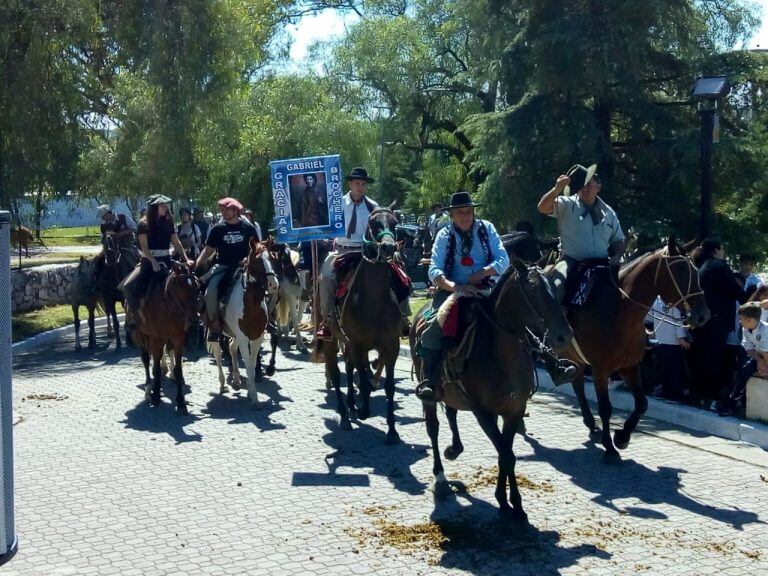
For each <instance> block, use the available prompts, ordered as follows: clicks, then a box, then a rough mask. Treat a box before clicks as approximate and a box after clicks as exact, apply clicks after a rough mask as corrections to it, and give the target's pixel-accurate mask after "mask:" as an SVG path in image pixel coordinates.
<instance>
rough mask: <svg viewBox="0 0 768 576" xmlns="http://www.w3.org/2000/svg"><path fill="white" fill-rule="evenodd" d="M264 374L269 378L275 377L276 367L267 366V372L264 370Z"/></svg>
mask: <svg viewBox="0 0 768 576" xmlns="http://www.w3.org/2000/svg"><path fill="white" fill-rule="evenodd" d="M264 374H266V375H267V376H270V377H271V376H274V375H275V367H274V366H267V368H266V370H264Z"/></svg>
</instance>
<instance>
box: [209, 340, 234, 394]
mask: <svg viewBox="0 0 768 576" xmlns="http://www.w3.org/2000/svg"><path fill="white" fill-rule="evenodd" d="M208 350H209V351H210V353H211V354H213V359H214V360H215V361H216V369H217V370H218V371H219V394H226V393H227V392H229V388H228V387H227V379H226V378H225V377H224V370H222V368H221V344H219V343H218V342H209V343H208Z"/></svg>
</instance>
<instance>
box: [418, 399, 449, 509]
mask: <svg viewBox="0 0 768 576" xmlns="http://www.w3.org/2000/svg"><path fill="white" fill-rule="evenodd" d="M423 406H424V420H425V422H426V425H427V434H429V441H430V442H431V443H432V475H433V476H434V477H435V484H434V487H433V490H434V492H435V497H436V498H439V499H443V498H445V497H446V496H449V495H451V494H453V490H451V485H450V484H449V483H448V479H447V478H446V477H445V470H444V468H443V460H442V459H441V458H440V446H439V445H438V443H437V441H438V433H439V432H440V420H438V419H437V404H424V405H423Z"/></svg>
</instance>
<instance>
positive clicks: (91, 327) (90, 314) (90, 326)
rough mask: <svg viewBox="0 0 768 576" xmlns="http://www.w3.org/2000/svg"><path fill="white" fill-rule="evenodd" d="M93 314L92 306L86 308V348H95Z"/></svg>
mask: <svg viewBox="0 0 768 576" xmlns="http://www.w3.org/2000/svg"><path fill="white" fill-rule="evenodd" d="M95 323H96V320H95V314H94V309H93V307H89V308H88V349H89V350H95V349H96V327H95Z"/></svg>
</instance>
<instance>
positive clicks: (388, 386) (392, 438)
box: [384, 342, 401, 444]
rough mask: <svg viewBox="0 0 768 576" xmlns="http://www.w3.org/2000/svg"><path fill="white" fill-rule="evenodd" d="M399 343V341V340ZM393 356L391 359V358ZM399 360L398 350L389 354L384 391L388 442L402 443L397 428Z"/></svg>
mask: <svg viewBox="0 0 768 576" xmlns="http://www.w3.org/2000/svg"><path fill="white" fill-rule="evenodd" d="M398 345H399V342H398ZM390 358H391V360H390ZM396 360H397V351H392V352H390V353H389V354H387V365H386V368H385V370H386V380H385V381H384V392H385V393H386V395H387V428H388V430H387V440H386V443H387V444H400V442H401V440H400V435H399V434H398V433H397V430H395V361H396Z"/></svg>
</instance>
